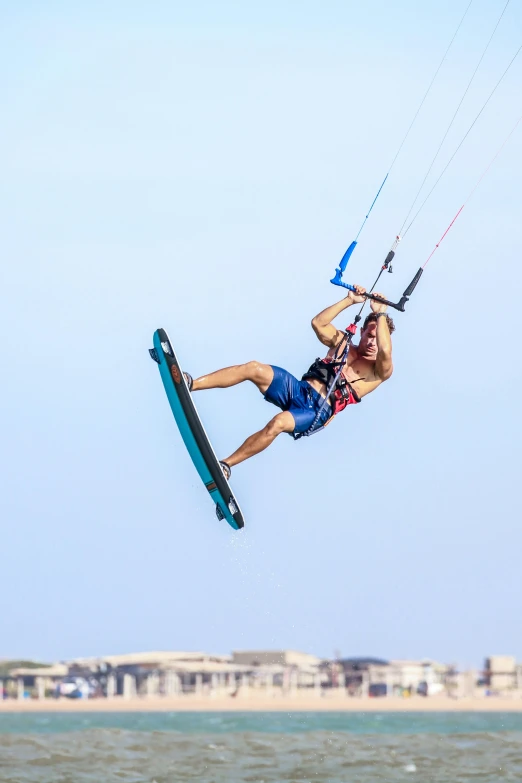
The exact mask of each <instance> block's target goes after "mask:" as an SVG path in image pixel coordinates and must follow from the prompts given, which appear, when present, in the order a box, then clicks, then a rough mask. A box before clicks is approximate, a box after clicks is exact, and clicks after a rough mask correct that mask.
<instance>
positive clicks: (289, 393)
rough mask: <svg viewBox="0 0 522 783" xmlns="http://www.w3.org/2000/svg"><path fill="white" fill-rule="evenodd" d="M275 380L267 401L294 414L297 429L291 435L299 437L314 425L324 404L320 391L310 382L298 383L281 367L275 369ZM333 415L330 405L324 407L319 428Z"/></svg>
mask: <svg viewBox="0 0 522 783" xmlns="http://www.w3.org/2000/svg"><path fill="white" fill-rule="evenodd" d="M271 367H272V369H273V371H274V378H273V380H272V383H271V384H270V386H269V387H268V389H267V390H266V393H265V400H266V401H267V402H271V403H272V405H277V407H278V408H281V410H282V411H288V412H289V413H291V414H292V416H293V417H294V421H295V429H294V431H293V432H290V433H288V434H289V435H298V434H300V433H303V432H306V431H307V430H308V429H309V428H310V427H311V426H312V424H313V423H314V421H315V417H316V416H317V413H318V411H319V408H320V407H321V405H322V404H323V402H324V397H321V395H320V394H319V392H318V391H316V390H315V389H314V388H313V386H310V384H309V383H308V381H298V380H297V378H295V377H294V376H293V375H292V374H291V373H289V372H287V371H286V370H283V369H282V368H281V367H274V366H273V365H271ZM331 415H332V407H331V405H330V404H329V403H326V405H325V406H324V408H323V410H322V412H321V416H320V418H319V420H318V422H317V425H316V426H317V427H322V426H324V425H325V424H326V422H327V421H328V419H329V418H330V417H331Z"/></svg>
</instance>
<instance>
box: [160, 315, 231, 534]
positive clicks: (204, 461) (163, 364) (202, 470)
mask: <svg viewBox="0 0 522 783" xmlns="http://www.w3.org/2000/svg"><path fill="white" fill-rule="evenodd" d="M149 353H150V355H151V357H152V359H154V361H155V362H156V363H157V365H158V367H159V371H160V375H161V380H162V381H163V386H164V388H165V392H166V393H167V398H168V401H169V403H170V407H171V409H172V413H173V414H174V419H175V421H176V424H177V425H178V428H179V431H180V433H181V437H182V438H183V441H184V443H185V446H186V447H187V451H188V453H189V454H190V456H191V458H192V462H193V463H194V466H195V468H196V470H197V472H198V473H199V475H200V478H201V480H202V481H203V483H204V485H205V487H206V488H207V490H208V492H209V494H210V497H211V498H212V500H213V501H214V503H215V504H216V516H217V518H218V519H220V520H221V519H226V521H227V522H228V524H229V525H230V526H231V527H233V528H234V530H240V529H241V528H242V527H243V526H244V524H245V522H244V519H243V515H242V513H241V509H240V508H239V503H238V502H237V500H236V499H235V497H234V494H233V492H232V489H231V488H230V485H229V483H228V481H227V480H226V478H225V476H224V475H223V471H222V469H221V466H220V464H219V460H218V458H217V457H216V455H215V454H214V449H213V448H212V444H211V443H210V440H209V439H208V435H207V433H206V432H205V428H204V427H203V423H202V421H201V419H200V417H199V414H198V412H197V410H196V406H195V405H194V401H193V399H192V395H191V393H190V391H189V388H188V385H187V382H186V380H185V376H184V375H183V371H182V369H181V366H180V364H179V362H178V360H177V358H176V354H175V353H174V349H173V348H172V344H171V342H170V340H169V337H168V335H167V332H166V331H165V329H157V330H156V331H155V332H154V348H151V349H150V350H149Z"/></svg>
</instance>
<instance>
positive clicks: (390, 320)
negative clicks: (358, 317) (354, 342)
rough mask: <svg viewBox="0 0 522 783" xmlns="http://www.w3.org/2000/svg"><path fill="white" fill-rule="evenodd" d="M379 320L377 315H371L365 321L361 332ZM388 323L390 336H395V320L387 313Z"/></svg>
mask: <svg viewBox="0 0 522 783" xmlns="http://www.w3.org/2000/svg"><path fill="white" fill-rule="evenodd" d="M376 320H377V314H376V313H370V314H369V315H367V316H366V318H365V319H364V323H363V325H362V329H361V332H364V330H365V329H366V327H367V326H368V324H371V322H372V321H376ZM386 323H387V324H388V329H389V330H390V334H393V333H394V331H395V324H394V323H393V318H390V316H389V315H388V313H386Z"/></svg>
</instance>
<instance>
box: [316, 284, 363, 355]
mask: <svg viewBox="0 0 522 783" xmlns="http://www.w3.org/2000/svg"><path fill="white" fill-rule="evenodd" d="M355 289H356V291H355V292H354V291H348V294H347V295H346V296H345V298H344V299H341V301H340V302H337V303H336V304H333V305H331V306H330V307H327V308H326V310H323V311H322V312H321V313H319V315H316V316H315V318H313V319H312V329H313V330H314V332H315V333H316V335H317V337H318V339H319V340H320V341H321V342H322V343H323V345H326V346H327V347H328V348H334V347H335V346H336V345H337V343H338V342H339V340H340V339H341V333H340V331H339V329H337V327H336V326H334V325H333V323H332V321H333V320H334V318H337V316H338V315H339V313H342V312H343V310H346V308H348V307H351V306H352V305H353V304H362V303H363V302H364V301H365V297H364V296H363V294H364V293H365V289H364V288H362V287H361V286H360V285H356V286H355Z"/></svg>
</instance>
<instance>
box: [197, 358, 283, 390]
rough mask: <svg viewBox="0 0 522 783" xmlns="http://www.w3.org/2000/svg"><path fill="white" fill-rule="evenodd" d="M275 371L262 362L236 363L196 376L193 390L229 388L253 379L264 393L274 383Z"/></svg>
mask: <svg viewBox="0 0 522 783" xmlns="http://www.w3.org/2000/svg"><path fill="white" fill-rule="evenodd" d="M273 378H274V371H273V369H272V367H271V366H270V365H269V364H261V362H247V363H246V364H236V365H234V366H233V367H225V369H224V370H217V371H216V372H212V373H210V375H202V376H201V378H196V379H195V380H194V381H193V383H192V389H191V391H193V392H194V391H202V390H203V389H227V388H228V387H229V386H236V384H238V383H243V381H252V383H254V384H255V385H256V386H257V388H258V389H259V391H260V392H261V393H262V394H265V392H266V390H267V389H268V387H269V386H270V384H271V383H272V380H273Z"/></svg>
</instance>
